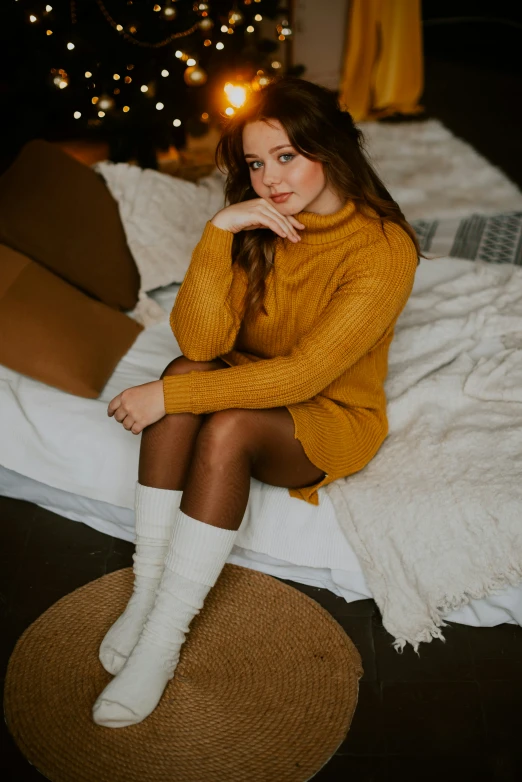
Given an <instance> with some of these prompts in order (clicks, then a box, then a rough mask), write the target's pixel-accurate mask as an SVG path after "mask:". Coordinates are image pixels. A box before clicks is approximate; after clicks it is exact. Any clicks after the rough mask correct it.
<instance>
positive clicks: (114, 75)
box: [112, 73, 120, 81]
mask: <svg viewBox="0 0 522 782" xmlns="http://www.w3.org/2000/svg"><path fill="white" fill-rule="evenodd" d="M112 78H113V79H114V81H118V79H119V78H120V74H119V73H114V74H113V76H112Z"/></svg>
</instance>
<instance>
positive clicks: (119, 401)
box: [107, 380, 165, 434]
mask: <svg viewBox="0 0 522 782" xmlns="http://www.w3.org/2000/svg"><path fill="white" fill-rule="evenodd" d="M107 415H109V416H114V418H115V420H116V421H118V423H120V424H122V425H123V428H124V429H127V430H128V431H129V432H132V434H140V432H141V431H142V430H143V429H145V427H146V426H150V425H151V424H154V423H156V421H159V420H160V418H163V416H164V415H165V400H164V397H163V380H154V381H153V382H152V383H144V384H143V385H142V386H133V388H127V389H125V391H122V392H121V394H118V396H115V397H114V399H113V400H112V401H111V402H109V407H108V408H107Z"/></svg>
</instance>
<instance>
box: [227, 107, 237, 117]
mask: <svg viewBox="0 0 522 782" xmlns="http://www.w3.org/2000/svg"><path fill="white" fill-rule="evenodd" d="M235 113H236V112H235V111H234V109H233V108H232V106H229V107H228V109H225V114H228V116H229V117H231V116H232V114H235Z"/></svg>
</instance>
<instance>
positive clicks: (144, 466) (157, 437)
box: [138, 356, 228, 491]
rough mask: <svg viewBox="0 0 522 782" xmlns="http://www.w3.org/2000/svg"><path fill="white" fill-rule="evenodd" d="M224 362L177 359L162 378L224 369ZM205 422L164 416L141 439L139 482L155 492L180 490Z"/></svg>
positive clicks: (191, 417)
mask: <svg viewBox="0 0 522 782" xmlns="http://www.w3.org/2000/svg"><path fill="white" fill-rule="evenodd" d="M227 366H228V364H226V363H225V362H224V361H221V359H219V358H217V359H215V360H214V361H191V360H190V359H188V358H186V357H185V356H179V357H178V358H175V359H174V361H171V362H170V364H169V365H168V366H167V367H166V368H165V370H164V372H163V374H162V375H161V377H162V378H163V377H165V375H181V374H186V373H187V372H208V371H210V370H216V369H223V368H225V367H227ZM204 419H205V416H204V415H194V414H193V413H176V415H166V416H165V417H164V418H162V419H160V420H159V421H157V422H156V423H155V424H152V425H151V426H147V427H146V428H145V429H144V430H143V433H142V435H141V448H140V462H139V471H138V481H139V483H140V484H141V485H142V486H151V487H153V488H155V489H178V490H181V491H182V490H183V487H184V486H185V480H186V476H187V472H188V469H189V466H190V462H191V458H192V453H193V450H194V444H195V441H196V438H197V435H198V432H199V430H200V427H201V425H202V423H203V421H204Z"/></svg>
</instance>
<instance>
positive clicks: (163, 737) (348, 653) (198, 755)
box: [4, 564, 363, 782]
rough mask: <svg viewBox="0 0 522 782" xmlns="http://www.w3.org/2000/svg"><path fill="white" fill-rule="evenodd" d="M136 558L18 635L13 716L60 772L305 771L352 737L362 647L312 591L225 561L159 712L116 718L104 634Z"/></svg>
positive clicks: (166, 779)
mask: <svg viewBox="0 0 522 782" xmlns="http://www.w3.org/2000/svg"><path fill="white" fill-rule="evenodd" d="M132 584H133V573H132V568H125V569H124V570H119V571H117V572H115V573H110V574H108V575H106V576H103V577H102V578H100V579H97V580H96V581H93V582H91V583H89V584H87V585H86V586H84V587H81V588H80V589H77V590H75V591H74V592H72V593H71V594H69V595H67V596H66V597H64V598H62V599H61V600H59V601H58V602H57V603H55V604H54V605H53V606H51V608H49V610H47V611H46V612H45V613H44V614H42V616H40V617H39V618H38V619H37V620H36V622H34V623H33V624H32V625H31V626H30V627H28V628H27V630H26V631H25V632H24V633H23V635H22V636H21V637H20V639H19V640H18V642H17V644H16V647H15V649H14V651H13V653H12V655H11V658H10V660H9V664H8V669H7V676H6V684H5V697H4V713H5V719H6V722H7V726H8V729H9V731H10V732H11V734H12V736H13V738H14V740H15V741H16V743H17V745H18V747H19V748H20V750H21V751H22V753H23V754H24V755H25V757H26V758H27V759H28V760H29V762H30V763H32V764H33V765H34V766H35V767H36V768H37V769H38V770H39V771H40V772H41V773H42V774H43V775H44V776H45V777H47V778H48V779H49V780H52V782H149V781H150V782H245V781H246V780H248V781H249V782H303V781H304V780H308V779H310V778H311V777H313V776H314V775H315V774H316V773H317V772H318V771H319V769H320V768H321V767H322V766H324V765H325V764H326V763H327V762H328V760H329V759H330V758H331V756H332V755H333V754H334V753H335V751H336V750H337V748H338V747H339V745H340V744H341V743H342V742H343V740H344V738H345V737H346V734H347V732H348V730H349V728H350V724H351V721H352V717H353V714H354V711H355V707H356V705H357V697H358V689H359V678H360V677H361V676H362V674H363V670H362V666H361V658H360V655H359V653H358V651H357V649H356V648H355V646H354V645H353V643H352V641H351V640H350V638H349V637H348V636H347V635H346V633H345V632H344V630H343V629H342V627H341V626H340V625H339V624H338V623H337V622H336V621H335V620H334V619H333V618H332V617H331V615H330V614H329V613H328V612H327V611H326V610H325V609H323V608H322V607H321V606H320V605H319V604H318V603H316V602H315V600H312V599H311V598H309V597H307V596H306V595H304V594H303V593H302V592H300V591H298V590H297V589H294V588H293V587H292V586H290V585H288V584H284V583H282V582H280V581H278V580H277V579H275V578H272V577H271V576H268V575H266V574H264V573H259V572H257V571H254V570H250V569H249V568H243V567H239V566H238V565H232V564H227V565H225V567H224V568H223V571H222V573H221V575H220V577H219V579H218V581H217V583H216V585H215V586H214V588H213V589H211V591H210V592H209V594H208V596H207V598H206V600H205V604H204V606H203V608H202V610H201V612H200V613H199V614H198V615H197V616H196V617H195V618H194V620H193V621H192V624H191V625H190V629H189V632H188V634H187V637H186V640H185V642H184V644H183V646H182V648H181V655H180V660H179V662H178V665H177V668H176V671H175V675H174V678H173V679H172V680H171V681H170V682H169V683H168V685H167V688H166V690H165V692H164V693H163V696H162V698H161V700H160V702H159V704H158V706H157V708H156V709H155V711H153V712H152V714H151V715H150V716H149V717H147V718H146V719H145V720H143V721H142V722H140V723H139V724H137V725H131V726H129V727H126V728H117V729H116V728H107V727H102V726H100V725H96V724H95V723H94V722H93V720H92V707H93V704H94V702H95V700H96V698H97V697H98V695H99V694H100V693H101V691H102V690H103V689H104V688H105V687H106V685H107V684H108V683H109V681H111V679H112V677H111V675H110V674H108V673H107V672H106V671H105V670H104V669H103V667H102V665H101V663H100V662H99V660H98V649H99V646H100V643H101V641H102V639H103V637H104V635H105V633H106V632H107V630H108V629H109V627H110V626H111V625H112V623H113V622H115V621H116V619H117V618H118V616H119V615H120V614H121V612H122V611H123V610H124V608H125V606H126V604H127V601H128V599H129V597H130V595H131V593H132Z"/></svg>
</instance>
